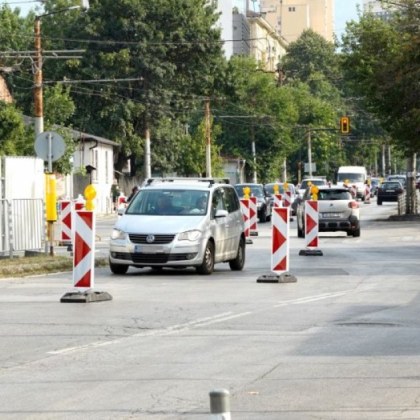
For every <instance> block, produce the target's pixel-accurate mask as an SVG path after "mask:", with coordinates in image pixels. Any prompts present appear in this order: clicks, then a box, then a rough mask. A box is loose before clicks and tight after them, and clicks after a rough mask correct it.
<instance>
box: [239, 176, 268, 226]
mask: <svg viewBox="0 0 420 420" xmlns="http://www.w3.org/2000/svg"><path fill="white" fill-rule="evenodd" d="M246 187H249V188H250V190H251V193H250V195H251V197H257V212H258V219H259V221H260V222H261V223H265V222H268V221H269V220H270V219H271V194H269V193H268V192H267V191H266V189H265V188H264V186H263V185H262V184H236V185H235V190H236V192H237V193H238V196H239V198H243V196H244V188H246Z"/></svg>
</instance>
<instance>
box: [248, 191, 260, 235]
mask: <svg viewBox="0 0 420 420" xmlns="http://www.w3.org/2000/svg"><path fill="white" fill-rule="evenodd" d="M257 216H258V208H257V197H250V198H249V225H250V226H249V230H250V235H251V236H258V225H257Z"/></svg>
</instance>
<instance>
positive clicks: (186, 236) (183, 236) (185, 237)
mask: <svg viewBox="0 0 420 420" xmlns="http://www.w3.org/2000/svg"><path fill="white" fill-rule="evenodd" d="M200 237H201V231H200V230H187V231H186V232H181V233H180V234H179V235H178V240H179V241H192V242H195V241H197V240H198V239H200Z"/></svg>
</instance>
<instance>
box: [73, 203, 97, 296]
mask: <svg viewBox="0 0 420 420" xmlns="http://www.w3.org/2000/svg"><path fill="white" fill-rule="evenodd" d="M74 215H75V217H74V222H75V223H74V228H75V232H74V255H73V284H74V287H76V288H80V289H92V288H93V287H94V263H95V213H94V212H93V211H87V210H81V211H76V212H74Z"/></svg>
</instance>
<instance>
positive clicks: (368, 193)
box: [364, 185, 370, 204]
mask: <svg viewBox="0 0 420 420" xmlns="http://www.w3.org/2000/svg"><path fill="white" fill-rule="evenodd" d="M364 202H365V204H370V186H369V185H366V187H365V201H364Z"/></svg>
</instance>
